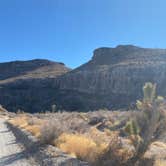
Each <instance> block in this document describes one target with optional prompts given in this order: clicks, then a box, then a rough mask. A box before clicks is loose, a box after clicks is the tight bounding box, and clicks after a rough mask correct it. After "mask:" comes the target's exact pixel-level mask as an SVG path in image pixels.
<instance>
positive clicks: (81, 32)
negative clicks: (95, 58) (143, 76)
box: [0, 0, 166, 68]
mask: <svg viewBox="0 0 166 166" xmlns="http://www.w3.org/2000/svg"><path fill="white" fill-rule="evenodd" d="M118 44H134V45H138V46H142V47H162V48H166V0H0V62H4V61H12V60H28V59H34V58H44V59H50V60H54V61H60V62H64V63H65V64H66V65H67V66H69V67H71V68H75V67H77V66H79V65H80V64H82V63H85V62H86V61H88V60H90V59H91V57H92V52H93V50H94V49H95V48H98V47H102V46H108V47H114V46H116V45H118Z"/></svg>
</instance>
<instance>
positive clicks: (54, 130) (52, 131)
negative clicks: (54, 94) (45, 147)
mask: <svg viewBox="0 0 166 166" xmlns="http://www.w3.org/2000/svg"><path fill="white" fill-rule="evenodd" d="M64 130H65V128H63V127H62V125H61V123H59V122H57V121H56V120H50V121H47V122H46V123H45V124H44V125H43V126H42V127H41V131H40V132H41V135H40V141H41V143H43V144H53V142H54V140H55V139H56V138H58V136H60V134H62V133H63V131H64Z"/></svg>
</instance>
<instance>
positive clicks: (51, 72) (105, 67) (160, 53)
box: [0, 45, 166, 112]
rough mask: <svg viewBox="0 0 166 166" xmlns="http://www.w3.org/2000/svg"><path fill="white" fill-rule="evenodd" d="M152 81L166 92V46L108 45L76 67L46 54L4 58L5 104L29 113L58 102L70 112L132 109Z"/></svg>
mask: <svg viewBox="0 0 166 166" xmlns="http://www.w3.org/2000/svg"><path fill="white" fill-rule="evenodd" d="M149 81H150V82H153V83H157V87H158V88H157V92H158V94H159V95H162V96H166V49H150V48H140V47H136V46H132V45H120V46H117V47H116V48H105V47H104V48H98V49H96V50H95V51H94V55H93V57H92V59H91V60H90V61H89V62H87V63H85V64H83V65H82V66H80V67H78V68H76V69H74V70H71V69H69V68H67V67H66V66H65V65H64V64H63V63H57V62H52V61H48V60H41V59H36V60H31V61H15V62H9V63H1V64H0V104H2V105H3V106H4V107H5V108H7V109H8V110H10V111H16V110H18V109H22V110H25V111H28V112H37V111H39V112H40V111H46V110H50V109H51V105H53V104H56V105H57V107H58V108H60V109H65V110H70V111H75V110H82V111H87V110H95V109H99V108H109V109H119V108H128V107H131V106H133V105H134V103H135V101H136V100H137V99H139V98H141V97H142V86H143V85H144V83H145V82H149Z"/></svg>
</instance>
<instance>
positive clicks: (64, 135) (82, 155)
mask: <svg viewBox="0 0 166 166" xmlns="http://www.w3.org/2000/svg"><path fill="white" fill-rule="evenodd" d="M52 109H53V110H54V111H53V112H52V113H43V114H39V113H38V114H33V115H32V114H26V113H18V114H16V115H12V116H11V117H10V119H9V122H10V123H11V124H13V125H15V126H17V127H19V128H22V129H25V130H27V131H29V132H30V133H31V134H32V135H34V136H35V137H37V138H38V139H39V140H40V141H41V143H42V144H50V145H53V146H56V147H58V148H59V149H61V150H62V151H63V152H66V153H67V154H69V155H71V156H73V157H76V158H78V159H80V160H84V161H88V162H89V163H90V165H92V166H110V165H111V166H121V165H124V166H134V165H138V166H139V165H140V166H142V165H146V166H153V165H154V166H162V165H165V163H166V104H165V100H164V98H163V97H161V96H157V95H156V85H155V84H152V83H146V84H145V85H144V87H143V99H142V100H138V101H137V102H136V109H135V110H131V111H126V112H121V111H108V110H99V111H94V112H87V113H79V112H75V113H74V112H73V113H69V112H61V113H60V112H57V111H55V110H56V106H53V107H52Z"/></svg>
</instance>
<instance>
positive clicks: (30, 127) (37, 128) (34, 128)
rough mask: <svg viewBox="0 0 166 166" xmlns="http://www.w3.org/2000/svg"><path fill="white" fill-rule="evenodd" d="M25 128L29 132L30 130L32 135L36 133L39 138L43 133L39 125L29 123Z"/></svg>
mask: <svg viewBox="0 0 166 166" xmlns="http://www.w3.org/2000/svg"><path fill="white" fill-rule="evenodd" d="M24 128H25V130H27V131H28V132H30V133H31V134H32V135H34V136H35V137H37V138H38V137H40V135H41V133H40V126H39V125H27V126H26V127H24Z"/></svg>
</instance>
